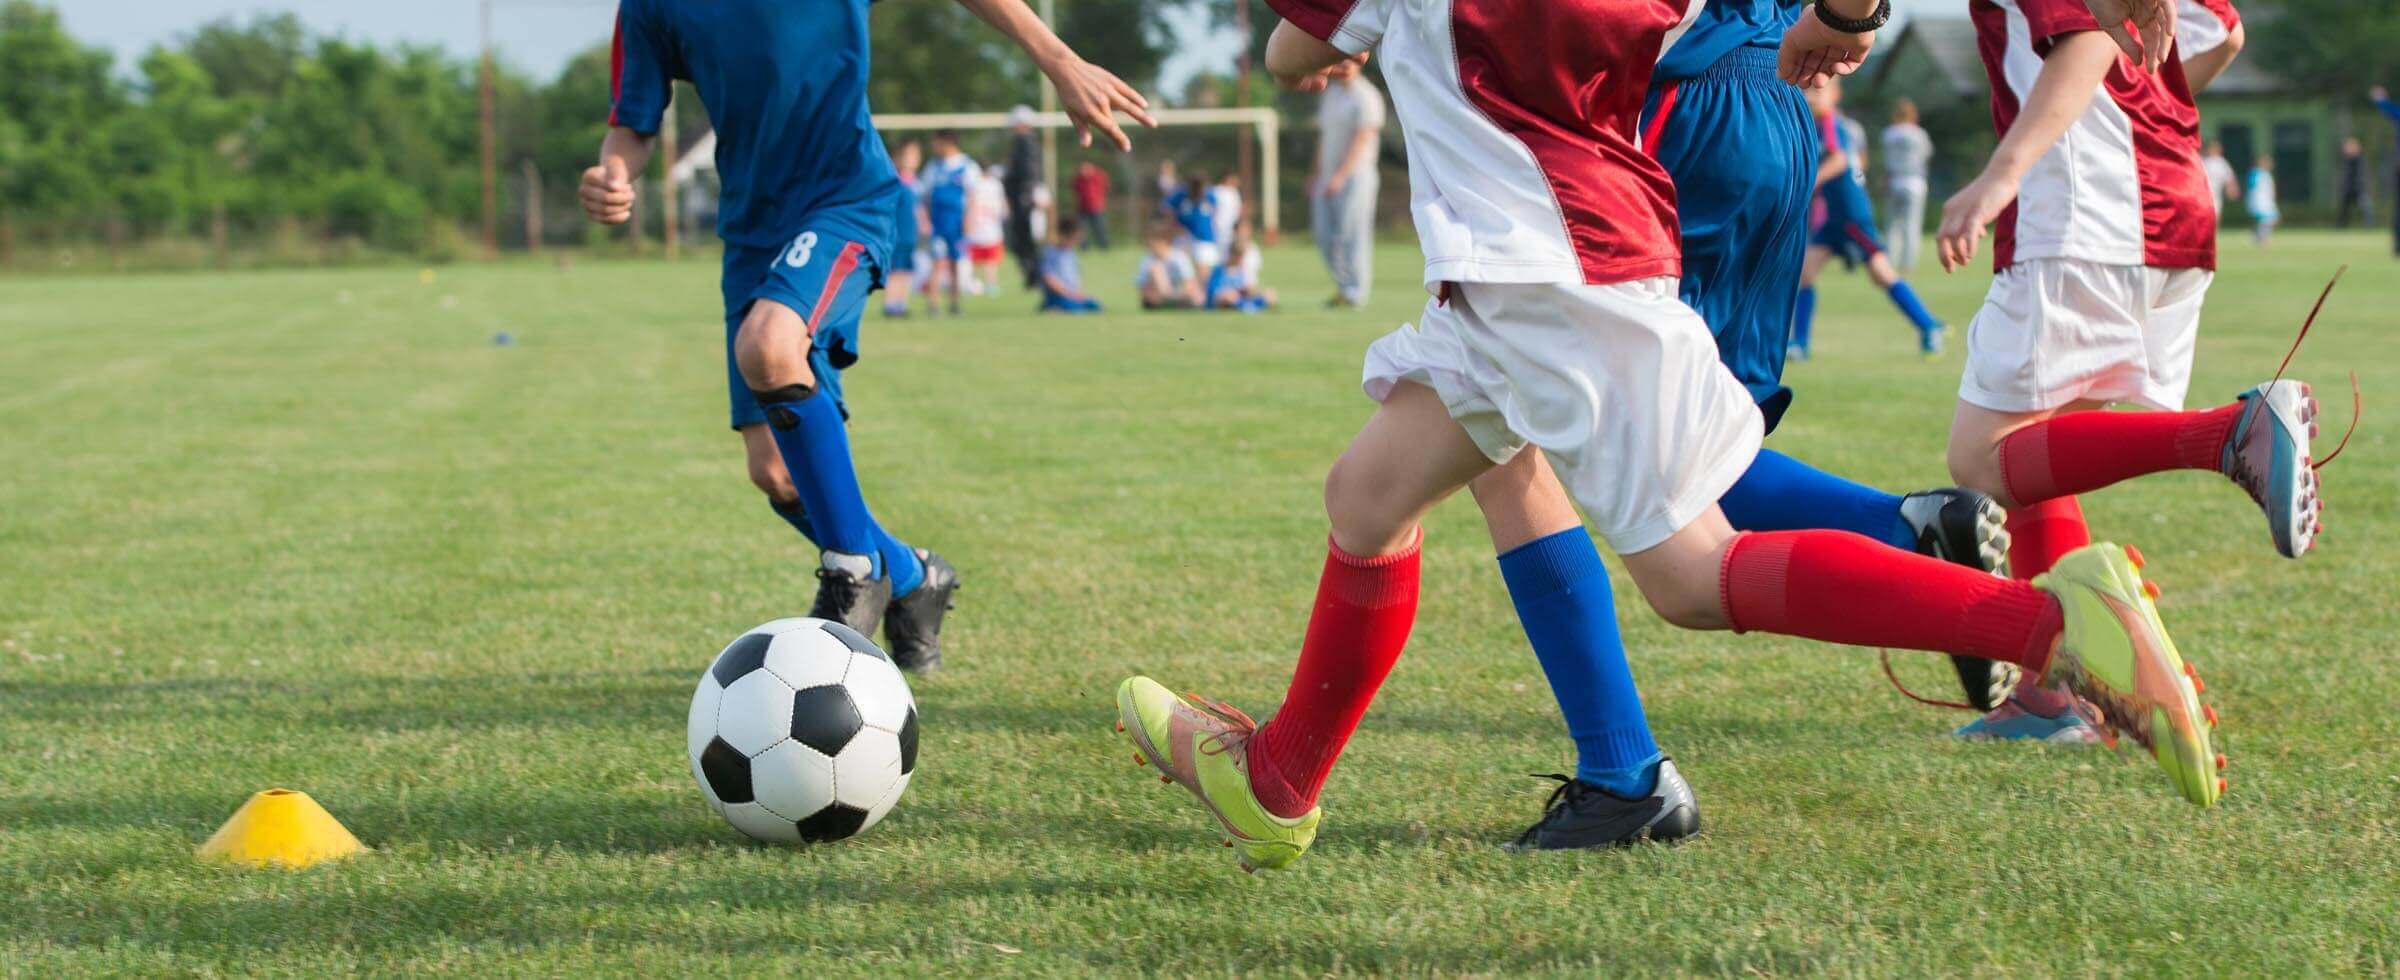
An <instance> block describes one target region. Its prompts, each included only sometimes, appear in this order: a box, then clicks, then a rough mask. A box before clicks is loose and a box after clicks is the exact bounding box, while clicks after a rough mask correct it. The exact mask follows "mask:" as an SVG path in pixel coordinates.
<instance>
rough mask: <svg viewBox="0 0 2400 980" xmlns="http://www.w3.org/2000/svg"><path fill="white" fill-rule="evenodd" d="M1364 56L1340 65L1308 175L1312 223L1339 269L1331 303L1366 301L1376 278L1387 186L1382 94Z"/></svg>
mask: <svg viewBox="0 0 2400 980" xmlns="http://www.w3.org/2000/svg"><path fill="white" fill-rule="evenodd" d="M1365 65H1366V59H1365V58H1364V57H1360V58H1356V59H1351V60H1348V61H1344V62H1342V63H1341V64H1339V65H1335V66H1334V67H1333V68H1332V69H1331V70H1330V71H1328V72H1327V74H1326V85H1325V94H1324V95H1323V96H1322V97H1320V98H1319V99H1318V100H1317V160H1316V164H1315V166H1314V167H1313V168H1312V169H1311V170H1310V172H1309V179H1308V185H1309V224H1310V226H1311V229H1312V230H1313V231H1314V232H1315V233H1316V239H1317V251H1319V252H1321V253H1323V254H1324V256H1325V268H1326V269H1327V270H1328V271H1330V272H1332V273H1333V288H1334V293H1333V297H1332V298H1331V299H1328V300H1326V301H1325V305H1327V306H1330V307H1354V306H1360V305H1363V304H1364V303H1366V301H1367V291H1368V289H1369V288H1371V287H1372V286H1373V285H1374V283H1375V195H1376V192H1377V191H1378V190H1379V189H1380V184H1381V176H1380V168H1381V166H1382V162H1381V159H1380V158H1381V156H1382V147H1383V122H1384V105H1383V93H1382V92H1379V91H1376V89H1375V84H1374V83H1373V82H1369V81H1367V79H1366V76H1365V75H1364V74H1362V72H1363V70H1364V68H1365Z"/></svg>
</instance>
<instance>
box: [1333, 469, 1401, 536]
mask: <svg viewBox="0 0 2400 980" xmlns="http://www.w3.org/2000/svg"><path fill="white" fill-rule="evenodd" d="M1396 483H1397V481H1394V480H1390V479H1385V478H1382V477H1380V476H1378V475H1377V474H1376V473H1374V472H1373V467H1371V466H1368V465H1367V464H1364V463H1361V462H1359V461H1358V460H1356V459H1354V458H1353V457H1351V456H1349V455H1347V454H1345V455H1344V456H1343V457H1342V458H1340V459H1337V460H1335V461H1334V463H1333V469H1332V470H1330V471H1327V472H1326V474H1325V516H1326V518H1327V519H1328V520H1330V521H1331V522H1332V523H1333V537H1334V540H1336V541H1338V542H1340V543H1341V544H1342V547H1343V548H1344V549H1345V550H1348V551H1350V552H1352V553H1354V554H1368V553H1376V554H1380V553H1383V552H1385V551H1388V550H1390V549H1391V548H1395V547H1398V546H1400V545H1401V544H1404V543H1405V541H1406V539H1407V538H1408V537H1409V536H1410V535H1411V533H1412V532H1411V527H1410V526H1411V524H1412V523H1413V521H1412V520H1411V517H1412V515H1411V513H1410V511H1409V508H1407V507H1406V506H1405V505H1404V504H1402V503H1401V502H1400V501H1399V500H1398V496H1399V495H1398V494H1396V493H1394V492H1393V490H1392V488H1393V487H1394V485H1395V484H1396Z"/></svg>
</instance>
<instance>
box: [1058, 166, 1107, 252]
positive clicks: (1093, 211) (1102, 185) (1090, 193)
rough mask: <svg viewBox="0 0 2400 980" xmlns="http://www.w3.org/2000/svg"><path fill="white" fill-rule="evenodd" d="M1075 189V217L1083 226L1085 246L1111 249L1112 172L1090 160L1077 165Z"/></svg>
mask: <svg viewBox="0 0 2400 980" xmlns="http://www.w3.org/2000/svg"><path fill="white" fill-rule="evenodd" d="M1074 190H1075V216H1076V217H1077V218H1081V219H1082V223H1083V230H1084V239H1083V247H1084V248H1097V249H1103V250H1105V249H1107V248H1108V191H1109V179H1108V171H1107V170H1105V169H1102V168H1101V166H1100V165H1099V164H1097V163H1093V162H1092V161H1090V160H1085V161H1083V162H1082V163H1080V164H1077V165H1076V167H1075V188H1074ZM1061 227H1064V226H1063V225H1062V226H1061Z"/></svg>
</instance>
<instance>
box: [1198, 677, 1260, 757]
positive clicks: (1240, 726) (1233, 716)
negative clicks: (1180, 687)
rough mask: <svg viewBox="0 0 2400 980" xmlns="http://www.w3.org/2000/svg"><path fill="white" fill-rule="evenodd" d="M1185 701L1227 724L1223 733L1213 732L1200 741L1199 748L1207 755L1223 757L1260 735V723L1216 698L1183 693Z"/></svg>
mask: <svg viewBox="0 0 2400 980" xmlns="http://www.w3.org/2000/svg"><path fill="white" fill-rule="evenodd" d="M1183 699H1184V701H1186V702H1188V703H1189V704H1191V706H1192V707H1195V708H1198V709H1200V710H1201V711H1204V712H1207V713H1208V714H1210V715H1212V716H1214V717H1215V718H1216V719H1217V720H1218V721H1221V722H1224V723H1225V728H1224V729H1223V730H1222V731H1217V732H1212V733H1210V734H1209V736H1208V737H1207V738H1203V739H1201V740H1200V746H1199V748H1200V751H1201V753H1203V754H1205V755H1223V754H1224V753H1226V752H1229V751H1232V750H1234V749H1236V748H1240V747H1241V746H1242V745H1244V744H1247V743H1248V742H1249V741H1250V736H1252V735H1254V734H1257V733H1258V722H1256V721H1253V720H1251V718H1250V716H1249V715H1247V714H1244V713H1243V712H1242V709H1240V708H1236V707H1234V706H1232V705H1230V704H1226V703H1225V702H1223V701H1219V700H1217V699H1215V698H1208V697H1202V696H1200V695H1197V694H1193V693H1192V692H1190V691H1185V692H1184V693H1183Z"/></svg>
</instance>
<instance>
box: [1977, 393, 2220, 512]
mask: <svg viewBox="0 0 2400 980" xmlns="http://www.w3.org/2000/svg"><path fill="white" fill-rule="evenodd" d="M2241 412H2242V406H2241V405H2240V404H2239V403H2236V404H2232V405H2227V406H2225V407H2223V408H2212V409H2209V410H2208V411H2205V412H2070V413H2067V414H2065V415H2061V416H2058V417H2056V418H2053V419H2050V420H2048V421H2046V422H2036V423H2034V424H2032V425H2028V426H2026V427H2024V428H2022V429H2018V430H2017V431H2015V432H2011V433H2009V434H2008V437H2007V438H2005V439H2002V440H2000V478H2001V479H2002V480H2003V481H2005V482H2006V483H2007V484H2008V496H2009V498H2010V499H2012V500H2015V501H2016V502H2017V503H2018V504H2020V505H2023V504H2029V503H2034V502H2036V501H2042V500H2049V499H2050V498H2052V497H2063V496H2066V495H2068V494H2074V493H2090V492H2092V491H2094V490H2098V489H2100V488H2101V487H2105V486H2108V485H2110V484H2113V483H2117V482H2120V481H2123V480H2129V479H2132V478H2134V477H2137V476H2144V475H2147V474H2151V473H2164V472H2166V471H2168V470H2215V469H2216V468H2217V463H2218V461H2219V460H2218V457H2219V454H2221V453H2222V452H2224V449H2225V437H2226V436H2227V435H2228V434H2230V433H2231V432H2232V431H2233V421H2234V419H2235V418H2238V417H2239V416H2240V415H2241Z"/></svg>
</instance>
